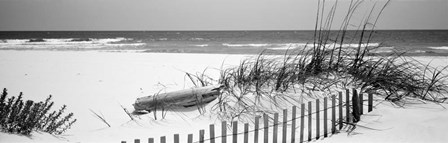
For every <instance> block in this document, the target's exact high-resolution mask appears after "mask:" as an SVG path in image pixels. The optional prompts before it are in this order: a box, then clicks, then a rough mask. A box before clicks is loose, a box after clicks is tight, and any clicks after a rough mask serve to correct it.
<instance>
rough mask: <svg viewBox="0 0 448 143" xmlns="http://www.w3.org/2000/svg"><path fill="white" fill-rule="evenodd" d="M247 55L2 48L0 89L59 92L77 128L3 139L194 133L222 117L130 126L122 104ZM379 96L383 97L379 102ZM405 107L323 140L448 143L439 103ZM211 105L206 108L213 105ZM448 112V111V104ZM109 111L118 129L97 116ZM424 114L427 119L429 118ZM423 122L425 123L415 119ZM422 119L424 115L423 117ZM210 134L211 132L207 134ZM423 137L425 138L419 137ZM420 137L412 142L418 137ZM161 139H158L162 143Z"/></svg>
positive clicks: (381, 106) (381, 107)
mask: <svg viewBox="0 0 448 143" xmlns="http://www.w3.org/2000/svg"><path fill="white" fill-rule="evenodd" d="M245 57H248V55H225V54H180V53H169V54H166V53H118V52H100V51H82V52H74V51H12V50H4V51H0V67H2V70H1V71H0V87H1V88H7V89H8V92H9V94H10V95H15V96H16V95H18V94H19V92H23V93H24V96H23V98H24V99H30V100H37V101H42V100H45V99H46V97H48V95H50V94H51V95H53V101H55V106H54V107H55V108H54V109H57V108H60V107H61V106H62V105H63V104H66V105H67V106H68V108H67V110H66V111H67V112H73V113H74V114H75V118H77V119H78V121H77V123H76V124H75V125H74V126H72V129H70V130H69V131H68V132H66V133H65V134H64V135H63V136H59V137H55V136H51V135H48V134H45V133H33V136H32V137H24V136H19V135H11V134H7V133H0V142H5V143H6V142H66V141H68V142H120V141H122V140H125V141H133V139H136V138H140V139H143V140H145V139H146V138H148V137H154V138H158V137H160V136H167V142H172V135H173V134H176V133H178V134H180V137H181V139H180V140H181V141H183V140H185V139H186V137H187V134H190V133H194V134H197V132H198V131H199V130H200V129H207V128H208V126H209V124H213V123H216V124H218V123H220V122H221V121H219V120H217V119H216V116H214V115H210V114H205V115H200V114H199V113H198V111H197V109H195V108H189V109H185V110H183V111H178V112H172V111H169V112H168V113H167V115H166V119H162V120H160V118H161V116H162V115H161V114H160V113H158V114H159V115H158V117H159V120H157V121H156V120H154V115H153V114H152V113H150V114H145V115H140V116H138V119H137V121H131V120H130V118H129V117H128V115H126V113H125V112H124V111H123V109H122V108H121V106H124V107H125V108H126V109H129V110H132V109H133V107H132V103H134V101H135V99H136V98H137V97H142V96H148V95H152V94H154V93H157V92H159V91H173V90H179V89H185V88H189V87H191V86H192V84H191V82H190V81H189V79H188V78H187V77H185V72H190V73H197V72H203V71H204V69H207V73H208V74H209V75H211V76H218V73H219V69H220V68H221V67H227V66H234V65H237V64H238V63H239V62H240V60H241V59H243V58H245ZM416 58H417V59H418V60H419V61H421V62H423V63H429V62H431V65H433V66H444V65H446V63H445V62H446V61H448V57H416ZM378 98H379V97H378ZM412 103H413V104H409V105H410V106H407V107H405V108H401V107H396V106H393V105H391V103H389V102H387V101H385V102H382V103H377V106H376V108H375V111H374V112H372V113H370V114H368V115H365V116H363V120H362V122H361V123H360V125H362V126H366V127H370V128H375V129H378V130H373V129H369V128H363V127H358V128H357V129H356V130H355V131H354V132H353V133H352V134H350V135H348V134H347V133H340V134H337V135H333V136H332V137H330V138H325V139H322V140H318V141H319V142H320V141H322V142H364V141H365V140H366V139H369V141H370V142H426V141H431V142H444V141H446V140H448V138H447V137H446V136H444V135H443V132H445V131H444V130H445V129H446V128H447V127H448V126H447V124H446V123H445V121H446V120H447V119H448V116H446V115H448V110H447V109H445V108H444V107H443V106H447V104H440V105H436V104H434V103H424V102H421V101H414V100H412ZM212 104H213V102H212V103H210V104H209V105H207V106H210V105H212ZM447 107H448V106H447ZM91 110H92V111H94V112H96V113H99V114H102V115H103V116H104V117H105V119H106V120H107V122H109V123H110V124H111V127H107V125H106V124H104V123H103V122H101V121H100V120H99V119H97V118H96V117H95V116H94V114H93V113H92V112H91ZM422 116H423V117H422ZM416 117H419V118H416ZM420 117H421V118H420ZM206 134H207V133H206ZM417 134H418V138H417V137H415V136H416V135H417ZM411 137H413V138H411ZM157 142H158V140H157Z"/></svg>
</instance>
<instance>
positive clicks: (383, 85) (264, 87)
mask: <svg viewBox="0 0 448 143" xmlns="http://www.w3.org/2000/svg"><path fill="white" fill-rule="evenodd" d="M389 2H390V1H387V2H385V3H384V4H383V5H381V6H380V7H378V5H377V4H376V3H375V5H373V6H372V8H371V9H370V11H369V12H368V15H367V16H366V17H365V18H364V19H363V20H362V23H361V24H360V25H359V26H358V27H357V30H356V32H355V35H354V36H352V37H349V36H347V35H346V33H347V31H348V29H349V25H351V24H352V22H351V19H352V17H353V15H354V14H355V13H356V12H357V11H356V9H357V8H358V7H359V6H360V5H361V4H362V3H363V1H357V0H354V1H351V3H350V6H349V8H348V12H347V13H346V17H345V18H344V20H343V23H342V25H341V27H340V30H339V31H337V33H336V34H332V30H331V26H332V25H334V24H333V23H332V22H333V18H334V16H335V12H336V8H337V7H338V6H337V2H336V3H334V4H333V5H332V6H331V9H330V10H329V11H328V12H325V11H324V9H325V1H322V2H321V1H319V4H318V12H317V16H316V27H315V34H314V43H310V44H307V46H305V47H304V48H302V49H288V50H286V51H285V53H284V54H283V55H269V54H265V51H263V52H261V53H260V54H258V55H257V56H255V57H253V58H247V59H243V60H242V61H241V62H240V64H239V65H238V66H236V67H230V68H223V69H221V75H220V78H219V80H218V81H219V84H222V85H224V89H223V93H222V95H221V96H220V97H218V99H219V101H218V103H217V104H216V106H215V107H216V108H215V109H219V112H221V113H220V114H221V117H222V119H225V120H234V119H235V118H239V119H240V118H244V117H252V116H253V115H261V114H262V113H268V114H269V113H273V112H275V111H276V110H278V109H280V108H289V107H287V106H288V105H293V104H297V103H298V104H301V103H304V100H306V98H318V97H317V96H316V94H324V95H323V96H329V95H330V94H332V92H334V91H330V90H336V89H343V88H357V89H361V91H362V92H366V93H375V94H377V95H380V96H383V97H384V99H385V100H389V101H393V102H396V101H400V100H401V99H403V98H405V97H416V98H420V99H424V100H428V101H432V102H439V103H440V102H444V101H445V100H446V99H447V94H448V86H447V84H446V83H447V75H444V74H443V73H442V71H443V70H445V69H446V68H448V66H446V67H442V68H435V67H431V66H429V65H424V64H421V63H419V62H418V61H416V60H414V59H412V57H409V56H405V55H404V53H399V52H395V53H392V54H389V55H377V54H375V53H371V52H370V51H371V50H373V49H376V48H378V47H379V46H380V45H377V46H369V43H370V41H371V39H372V37H373V36H374V33H375V29H374V28H375V25H376V24H377V22H378V19H379V18H380V15H381V13H382V12H383V11H384V9H385V8H386V7H387V5H388V4H389ZM333 33H334V32H333ZM353 41H355V42H356V43H357V46H356V48H346V47H343V45H344V44H346V43H345V42H353ZM195 77H196V78H200V77H204V76H202V75H201V76H195ZM198 81H201V80H198ZM291 94H300V96H291ZM273 106H274V107H273ZM251 115H252V116H251Z"/></svg>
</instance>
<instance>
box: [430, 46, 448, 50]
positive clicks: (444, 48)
mask: <svg viewBox="0 0 448 143" xmlns="http://www.w3.org/2000/svg"><path fill="white" fill-rule="evenodd" d="M428 48H430V49H435V50H448V46H440V47H428Z"/></svg>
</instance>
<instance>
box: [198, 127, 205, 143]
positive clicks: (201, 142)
mask: <svg viewBox="0 0 448 143" xmlns="http://www.w3.org/2000/svg"><path fill="white" fill-rule="evenodd" d="M204 134H205V131H204V130H199V143H204Z"/></svg>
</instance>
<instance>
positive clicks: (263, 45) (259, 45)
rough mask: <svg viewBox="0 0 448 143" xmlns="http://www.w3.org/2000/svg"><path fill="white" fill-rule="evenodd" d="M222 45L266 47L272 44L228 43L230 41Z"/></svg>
mask: <svg viewBox="0 0 448 143" xmlns="http://www.w3.org/2000/svg"><path fill="white" fill-rule="evenodd" d="M222 45H223V46H227V47H266V46H269V45H271V44H228V43H223V44H222Z"/></svg>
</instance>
